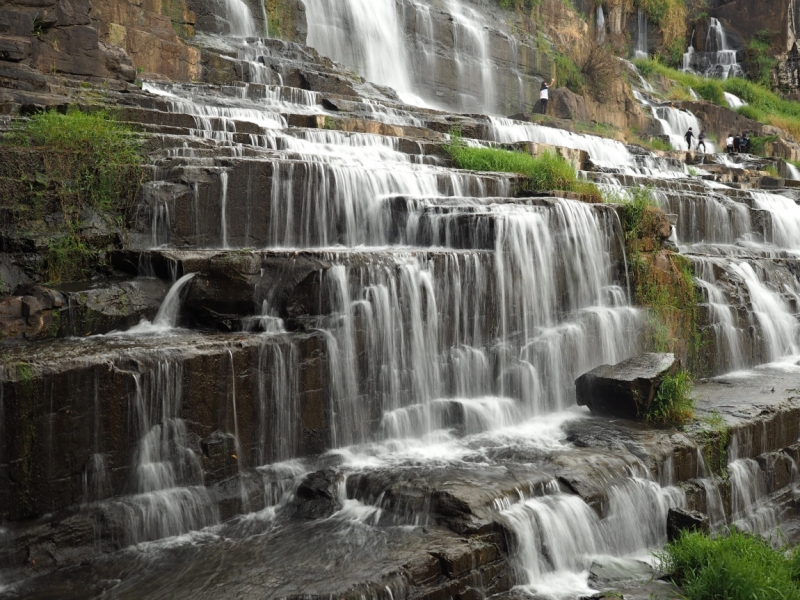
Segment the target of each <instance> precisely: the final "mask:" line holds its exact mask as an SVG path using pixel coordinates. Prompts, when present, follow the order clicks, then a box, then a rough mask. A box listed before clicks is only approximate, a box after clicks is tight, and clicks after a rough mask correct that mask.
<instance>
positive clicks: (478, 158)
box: [445, 132, 602, 202]
mask: <svg viewBox="0 0 800 600" xmlns="http://www.w3.org/2000/svg"><path fill="white" fill-rule="evenodd" d="M445 150H446V151H447V153H448V154H449V155H450V157H451V158H452V159H453V162H455V163H456V166H458V168H459V169H467V170H469V171H490V172H500V173H516V174H518V175H521V176H522V177H524V178H525V183H524V188H525V189H526V190H528V191H532V192H543V191H549V190H562V191H567V192H576V193H578V194H581V195H582V196H584V199H585V200H587V201H590V202H601V201H602V196H601V194H600V190H599V189H598V188H597V186H595V185H594V184H593V183H590V182H587V181H581V180H579V179H578V175H577V173H576V171H575V168H574V167H573V166H572V165H571V164H570V163H568V162H567V161H566V160H565V159H564V158H562V157H561V156H559V155H558V154H556V153H554V152H544V153H542V154H541V155H539V156H531V155H530V154H528V153H526V152H514V151H511V150H502V149H500V148H473V147H470V146H467V145H466V144H465V143H464V142H463V140H462V139H461V136H460V135H459V134H458V132H451V139H450V143H449V144H447V145H446V146H445Z"/></svg>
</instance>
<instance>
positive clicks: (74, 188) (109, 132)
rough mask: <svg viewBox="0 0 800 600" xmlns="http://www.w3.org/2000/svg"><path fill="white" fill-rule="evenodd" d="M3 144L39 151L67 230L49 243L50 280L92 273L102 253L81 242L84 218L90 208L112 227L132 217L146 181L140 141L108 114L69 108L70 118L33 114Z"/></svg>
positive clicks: (48, 114) (67, 116) (46, 179)
mask: <svg viewBox="0 0 800 600" xmlns="http://www.w3.org/2000/svg"><path fill="white" fill-rule="evenodd" d="M2 143H3V144H5V145H17V146H33V147H36V148H38V149H39V151H40V152H41V154H42V157H43V160H44V166H45V171H46V173H45V174H44V176H43V180H45V181H46V182H47V183H46V185H49V186H51V189H52V192H54V194H55V197H56V199H57V200H58V203H59V205H60V208H61V212H62V214H63V218H64V224H65V228H66V230H67V231H66V235H60V236H56V237H54V238H53V239H52V240H51V241H50V243H49V245H48V250H47V259H46V264H45V266H44V270H45V272H46V274H47V276H48V278H49V280H50V281H53V282H58V281H63V280H70V279H75V278H78V277H84V276H87V275H89V274H91V272H92V270H93V268H94V267H96V266H99V264H100V262H101V261H102V253H100V252H97V251H95V250H94V249H92V248H91V247H90V246H88V245H87V243H86V241H85V240H84V239H82V237H81V235H80V229H81V218H82V214H83V212H84V209H85V208H91V209H93V210H94V211H96V212H97V213H99V214H100V215H101V216H103V218H105V220H106V221H107V222H108V223H109V224H111V225H112V226H113V225H119V224H120V223H122V222H125V221H126V220H127V219H128V218H129V216H130V213H131V211H132V209H133V207H134V204H135V201H136V196H137V193H138V190H139V186H140V185H141V183H142V181H143V179H144V169H143V168H142V166H141V162H142V156H141V152H140V143H139V138H138V137H136V135H135V134H134V132H133V131H132V130H131V129H130V128H129V127H127V126H126V125H124V124H122V123H119V122H118V121H116V120H115V119H114V118H112V117H111V116H110V115H109V114H107V113H105V112H93V113H84V112H81V111H80V110H78V109H76V108H71V109H70V110H69V111H67V112H66V114H61V113H58V112H55V111H53V112H43V113H38V114H35V115H33V116H32V117H31V118H30V119H29V120H27V121H24V122H21V124H20V126H19V127H18V128H17V129H15V130H14V131H13V132H11V133H10V134H7V135H6V136H4V137H3V138H2ZM37 177H38V175H37Z"/></svg>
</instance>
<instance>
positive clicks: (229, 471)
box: [200, 431, 239, 485]
mask: <svg viewBox="0 0 800 600" xmlns="http://www.w3.org/2000/svg"><path fill="white" fill-rule="evenodd" d="M200 448H201V450H202V451H203V471H204V473H205V477H204V482H205V483H206V485H211V484H214V483H217V482H219V481H222V480H223V479H227V478H229V477H232V476H233V475H236V473H237V472H238V471H239V460H238V458H239V457H238V455H237V452H238V450H237V448H236V437H235V436H234V435H233V434H231V433H227V432H224V431H215V432H214V433H212V434H211V436H210V437H207V438H204V439H202V440H200Z"/></svg>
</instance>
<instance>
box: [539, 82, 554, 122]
mask: <svg viewBox="0 0 800 600" xmlns="http://www.w3.org/2000/svg"><path fill="white" fill-rule="evenodd" d="M555 82H556V80H555V78H553V79H551V80H550V83H546V82H545V81H542V87H541V88H539V100H540V101H541V103H542V114H543V115H546V114H547V101H548V100H550V86H551V85H553V84H554V83H555Z"/></svg>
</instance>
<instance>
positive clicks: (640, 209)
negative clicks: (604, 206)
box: [606, 188, 658, 241]
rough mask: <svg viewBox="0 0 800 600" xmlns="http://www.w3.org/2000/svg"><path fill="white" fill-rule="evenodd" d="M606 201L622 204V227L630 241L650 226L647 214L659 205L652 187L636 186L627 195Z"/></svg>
mask: <svg viewBox="0 0 800 600" xmlns="http://www.w3.org/2000/svg"><path fill="white" fill-rule="evenodd" d="M606 201H612V202H619V203H621V204H622V228H623V229H624V230H625V237H626V238H627V239H628V240H629V241H630V240H634V239H638V238H640V237H642V235H644V233H645V229H646V228H647V227H648V223H647V222H646V221H645V215H646V214H647V212H648V210H650V209H657V207H658V205H657V204H656V201H655V198H653V190H652V189H651V188H636V189H634V190H631V191H630V192H629V195H628V196H627V197H621V198H612V199H606Z"/></svg>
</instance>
